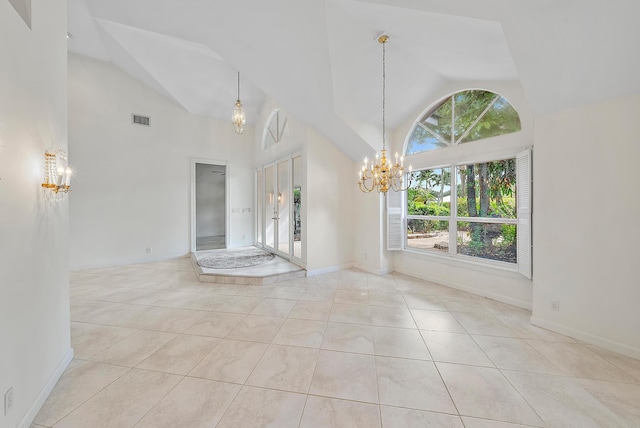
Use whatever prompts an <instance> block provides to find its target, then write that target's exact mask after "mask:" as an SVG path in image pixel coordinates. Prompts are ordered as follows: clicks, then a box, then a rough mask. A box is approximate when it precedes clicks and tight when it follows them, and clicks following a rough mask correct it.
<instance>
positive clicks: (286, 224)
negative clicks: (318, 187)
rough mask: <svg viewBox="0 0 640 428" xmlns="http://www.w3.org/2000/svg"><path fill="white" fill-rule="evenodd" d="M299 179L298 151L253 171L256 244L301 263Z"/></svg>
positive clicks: (300, 187) (299, 159) (301, 264)
mask: <svg viewBox="0 0 640 428" xmlns="http://www.w3.org/2000/svg"><path fill="white" fill-rule="evenodd" d="M301 181H302V159H301V157H300V155H299V154H295V155H292V156H288V157H286V158H283V159H280V160H278V161H276V162H273V163H270V164H268V165H265V166H264V167H262V168H259V169H258V170H257V171H256V189H257V192H256V194H257V198H256V204H257V207H258V209H257V215H256V223H257V224H256V231H257V237H256V243H257V245H258V246H261V247H263V248H265V249H267V250H269V251H271V252H273V253H275V254H278V255H279V256H281V257H283V258H284V259H286V260H289V261H292V262H294V263H296V264H298V265H300V266H303V265H304V261H303V259H304V257H303V251H302V241H303V239H302V237H303V233H302V208H301V207H302V182H301Z"/></svg>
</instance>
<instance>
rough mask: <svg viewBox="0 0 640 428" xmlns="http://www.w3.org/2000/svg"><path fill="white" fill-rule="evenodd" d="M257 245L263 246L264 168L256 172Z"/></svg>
mask: <svg viewBox="0 0 640 428" xmlns="http://www.w3.org/2000/svg"><path fill="white" fill-rule="evenodd" d="M256 189H257V190H256V196H257V198H256V199H257V200H256V243H257V244H258V245H259V246H261V245H262V242H263V236H262V216H263V214H264V209H263V207H262V205H263V201H264V197H263V196H264V188H263V187H262V168H259V169H258V170H257V171H256Z"/></svg>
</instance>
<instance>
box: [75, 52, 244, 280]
mask: <svg viewBox="0 0 640 428" xmlns="http://www.w3.org/2000/svg"><path fill="white" fill-rule="evenodd" d="M132 113H136V114H142V115H147V116H150V117H151V126H150V127H144V126H140V125H133V124H132V123H131V114H132ZM253 141H254V135H253V127H247V129H245V131H244V133H243V134H241V135H236V134H235V133H234V132H233V128H232V126H231V124H230V123H229V122H226V121H218V120H214V119H211V118H208V117H204V116H197V115H193V114H190V113H188V112H187V111H185V110H184V109H183V108H182V107H180V106H179V105H177V104H175V103H174V102H172V101H170V100H168V99H166V98H164V97H163V96H161V95H160V94H158V93H157V92H155V91H154V90H152V89H150V88H148V87H146V86H144V85H143V84H141V83H140V82H138V81H137V80H135V79H133V78H131V77H130V76H128V75H127V74H125V73H124V72H122V71H120V70H119V69H117V68H116V67H114V66H112V65H111V64H109V63H105V62H102V61H97V60H93V59H89V58H86V57H82V56H78V55H70V56H69V152H70V155H71V157H72V159H73V161H74V164H75V165H76V174H75V177H74V180H75V185H74V191H73V197H72V198H71V202H70V265H71V269H82V268H90V267H97V266H110V265H121V264H127V263H136V262H144V261H152V260H159V259H164V258H170V257H177V256H183V255H185V254H187V253H188V252H189V248H190V211H189V210H190V197H191V196H190V189H189V187H190V182H191V178H190V174H191V172H190V171H191V162H190V159H191V158H192V157H193V158H202V159H209V160H213V161H221V162H229V164H228V167H227V178H228V179H229V180H231V181H230V189H229V193H230V195H229V200H230V206H231V208H232V209H233V208H239V212H235V213H233V212H232V213H231V218H230V233H229V235H230V236H229V245H230V246H231V247H235V246H242V245H250V244H251V243H252V242H253V241H252V237H253V217H252V211H253V209H252V210H251V212H249V211H245V212H242V208H252V207H253V180H254V178H253V169H252V159H253V150H252V149H253V147H252V143H253ZM146 248H152V253H151V254H147V253H146Z"/></svg>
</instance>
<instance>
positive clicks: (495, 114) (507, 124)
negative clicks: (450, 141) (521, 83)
mask: <svg viewBox="0 0 640 428" xmlns="http://www.w3.org/2000/svg"><path fill="white" fill-rule="evenodd" d="M517 131H520V117H519V116H518V112H516V109H514V108H513V106H512V105H511V104H510V103H509V101H507V100H506V99H505V98H504V97H500V98H498V100H497V101H496V102H495V103H494V104H493V106H491V108H490V109H489V111H487V113H486V114H485V115H484V116H483V117H482V119H480V121H479V122H478V123H477V124H476V126H474V127H473V129H472V130H471V132H469V134H468V135H467V136H466V137H465V138H464V139H463V140H462V143H467V142H469V141H476V140H481V139H483V138H489V137H495V136H496V135H503V134H510V133H512V132H517Z"/></svg>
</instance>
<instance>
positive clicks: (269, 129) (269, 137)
mask: <svg viewBox="0 0 640 428" xmlns="http://www.w3.org/2000/svg"><path fill="white" fill-rule="evenodd" d="M286 129H287V117H286V116H285V114H284V112H282V111H280V109H275V110H274V111H272V112H271V114H270V115H269V118H268V119H267V123H266V125H265V127H264V131H263V132H262V148H263V149H267V148H269V147H271V146H272V145H274V144H278V143H279V142H280V141H282V139H283V138H284V133H285V131H286Z"/></svg>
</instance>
